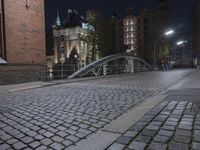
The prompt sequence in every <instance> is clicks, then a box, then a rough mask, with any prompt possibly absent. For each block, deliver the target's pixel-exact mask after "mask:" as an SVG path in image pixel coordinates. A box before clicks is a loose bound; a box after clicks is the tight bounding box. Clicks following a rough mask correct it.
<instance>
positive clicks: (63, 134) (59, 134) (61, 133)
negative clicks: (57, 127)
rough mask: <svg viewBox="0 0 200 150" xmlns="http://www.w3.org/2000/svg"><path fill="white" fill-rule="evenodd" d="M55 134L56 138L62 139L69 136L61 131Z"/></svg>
mask: <svg viewBox="0 0 200 150" xmlns="http://www.w3.org/2000/svg"><path fill="white" fill-rule="evenodd" d="M56 134H57V135H58V136H60V137H63V138H64V137H66V136H68V135H69V133H66V132H63V131H59V132H57V133H56Z"/></svg>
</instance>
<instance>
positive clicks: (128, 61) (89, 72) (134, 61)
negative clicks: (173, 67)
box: [68, 54, 152, 79]
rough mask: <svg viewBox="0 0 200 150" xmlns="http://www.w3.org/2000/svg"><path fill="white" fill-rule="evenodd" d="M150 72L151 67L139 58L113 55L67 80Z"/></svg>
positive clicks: (89, 65)
mask: <svg viewBox="0 0 200 150" xmlns="http://www.w3.org/2000/svg"><path fill="white" fill-rule="evenodd" d="M151 70H152V68H151V66H150V65H149V64H148V63H147V62H146V61H144V60H143V59H141V58H138V57H134V56H130V55H128V54H115V55H111V56H107V57H104V58H102V59H100V60H97V61H95V62H92V63H90V64H88V65H87V66H85V67H83V68H81V69H80V70H78V71H76V72H75V73H73V74H72V75H70V76H69V77H68V78H69V79H71V78H82V77H86V76H101V75H113V74H123V73H134V72H146V71H151Z"/></svg>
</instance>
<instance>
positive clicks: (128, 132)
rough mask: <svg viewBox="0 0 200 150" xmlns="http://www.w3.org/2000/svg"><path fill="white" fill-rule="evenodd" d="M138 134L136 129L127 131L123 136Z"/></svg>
mask: <svg viewBox="0 0 200 150" xmlns="http://www.w3.org/2000/svg"><path fill="white" fill-rule="evenodd" d="M137 134H138V132H136V131H127V132H126V133H125V134H124V135H123V136H127V137H132V138H133V137H135V136H136V135H137Z"/></svg>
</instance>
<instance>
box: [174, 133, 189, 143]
mask: <svg viewBox="0 0 200 150" xmlns="http://www.w3.org/2000/svg"><path fill="white" fill-rule="evenodd" d="M173 139H174V141H176V142H181V143H186V144H189V143H190V141H191V137H188V136H185V135H177V134H175V135H174V137H173Z"/></svg>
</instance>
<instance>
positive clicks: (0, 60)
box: [0, 57, 7, 65]
mask: <svg viewBox="0 0 200 150" xmlns="http://www.w3.org/2000/svg"><path fill="white" fill-rule="evenodd" d="M1 64H7V62H6V61H5V60H3V59H2V58H1V57H0V65H1Z"/></svg>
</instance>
